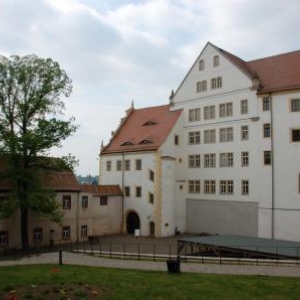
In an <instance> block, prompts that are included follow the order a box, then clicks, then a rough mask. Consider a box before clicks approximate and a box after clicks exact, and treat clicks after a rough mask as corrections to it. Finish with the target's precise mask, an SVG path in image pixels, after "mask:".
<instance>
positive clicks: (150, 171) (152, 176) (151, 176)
mask: <svg viewBox="0 0 300 300" xmlns="http://www.w3.org/2000/svg"><path fill="white" fill-rule="evenodd" d="M154 177H155V175H154V171H152V170H149V179H150V180H151V181H154Z"/></svg>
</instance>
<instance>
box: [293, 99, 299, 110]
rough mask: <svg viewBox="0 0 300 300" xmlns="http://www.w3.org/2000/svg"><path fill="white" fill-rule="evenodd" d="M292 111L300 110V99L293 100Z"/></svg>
mask: <svg viewBox="0 0 300 300" xmlns="http://www.w3.org/2000/svg"><path fill="white" fill-rule="evenodd" d="M291 111H292V112H296V111H300V99H292V100H291Z"/></svg>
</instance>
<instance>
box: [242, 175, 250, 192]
mask: <svg viewBox="0 0 300 300" xmlns="http://www.w3.org/2000/svg"><path fill="white" fill-rule="evenodd" d="M249 188H250V185H249V180H245V179H243V180H241V195H244V196H247V195H249V193H250V190H249Z"/></svg>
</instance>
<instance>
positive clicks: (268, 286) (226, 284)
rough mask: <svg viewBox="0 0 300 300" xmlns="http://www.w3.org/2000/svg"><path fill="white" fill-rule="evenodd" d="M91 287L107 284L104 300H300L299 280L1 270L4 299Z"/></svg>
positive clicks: (46, 268)
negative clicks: (10, 294) (23, 290)
mask: <svg viewBox="0 0 300 300" xmlns="http://www.w3.org/2000/svg"><path fill="white" fill-rule="evenodd" d="M87 284H88V285H91V286H101V288H102V289H103V290H104V291H105V293H104V294H103V295H101V299H143V300H144V299H155V300H157V299H158V300H159V299H205V300H209V299H222V300H223V299H231V300H233V299H239V300H240V299H242V300H247V299H255V300H257V299H269V300H277V299H300V280H299V279H298V278H283V277H267V276H233V275H208V274H192V273H181V274H169V273H167V271H166V272H150V271H133V270H117V269H106V268H96V267H84V266H70V265H63V266H59V267H58V266H54V265H30V266H8V267H0V295H1V293H2V294H3V293H4V291H5V292H7V291H8V290H11V289H14V290H17V289H18V288H20V287H22V286H23V287H24V286H28V287H30V286H32V285H36V286H39V287H40V286H41V285H45V287H47V289H49V286H51V287H52V286H57V285H59V286H72V285H87ZM79 293H80V292H78V294H79ZM99 298H100V297H99Z"/></svg>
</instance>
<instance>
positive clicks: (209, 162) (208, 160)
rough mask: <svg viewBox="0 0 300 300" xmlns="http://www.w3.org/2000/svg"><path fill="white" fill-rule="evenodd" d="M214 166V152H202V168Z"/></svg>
mask: <svg viewBox="0 0 300 300" xmlns="http://www.w3.org/2000/svg"><path fill="white" fill-rule="evenodd" d="M215 167H216V154H214V153H209V154H204V168H215Z"/></svg>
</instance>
